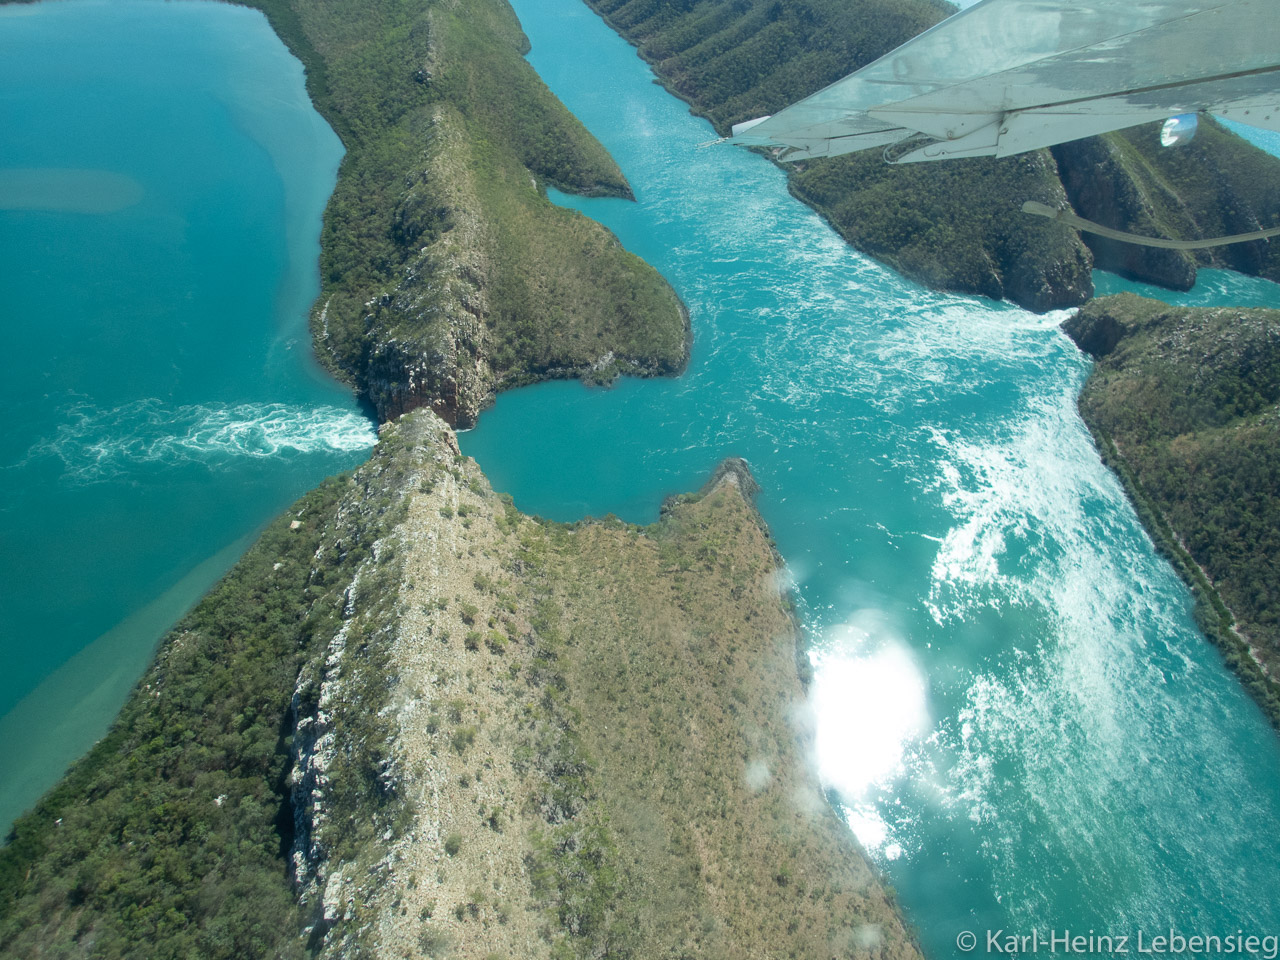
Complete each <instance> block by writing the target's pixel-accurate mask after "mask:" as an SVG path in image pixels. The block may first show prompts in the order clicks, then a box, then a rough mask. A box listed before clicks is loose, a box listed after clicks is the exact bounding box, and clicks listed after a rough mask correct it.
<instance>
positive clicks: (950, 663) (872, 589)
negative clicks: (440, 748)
mask: <svg viewBox="0 0 1280 960" xmlns="http://www.w3.org/2000/svg"><path fill="white" fill-rule="evenodd" d="M514 6H515V7H516V10H517V13H518V14H519V15H520V18H521V21H522V22H523V24H524V26H525V30H526V32H527V33H528V34H529V37H530V39H531V40H532V44H533V49H532V53H531V54H530V59H531V60H532V62H533V64H534V65H535V66H536V67H537V69H538V71H539V73H540V74H541V75H542V77H543V78H544V79H545V80H546V82H547V83H548V84H549V85H550V87H551V88H552V89H553V90H554V91H555V92H556V94H557V95H558V96H559V97H560V98H561V99H562V100H563V101H564V102H565V103H566V104H567V105H568V106H569V108H570V109H571V110H573V112H574V113H576V114H577V115H578V116H579V117H580V118H581V119H582V120H583V121H584V122H585V123H586V125H587V126H588V128H589V129H591V130H592V132H594V133H595V134H596V136H597V137H599V138H600V139H601V140H602V141H603V142H604V143H605V145H606V146H607V147H608V148H609V149H610V151H612V153H613V155H614V156H615V157H616V158H617V160H618V161H619V163H620V164H621V166H622V168H623V171H624V172H625V173H626V175H627V176H628V178H629V179H630V181H631V184H632V186H633V187H634V189H635V193H636V197H637V202H636V203H634V204H631V203H626V202H623V201H613V200H581V199H577V198H570V197H563V196H559V197H557V198H556V199H557V200H558V202H561V203H564V204H566V205H568V206H571V207H574V208H576V209H578V210H581V211H583V212H585V213H587V214H588V215H590V216H592V217H594V218H595V219H597V220H599V221H601V222H602V223H605V224H606V225H608V226H609V227H610V228H611V229H612V230H614V232H615V233H616V234H617V235H618V236H619V238H620V239H621V240H622V242H623V244H624V245H626V246H627V247H628V248H629V249H631V250H633V251H635V252H636V253H637V254H639V255H640V256H642V257H644V258H645V259H646V260H648V261H649V262H650V263H652V264H654V265H655V266H656V267H658V269H659V270H661V271H662V272H663V274H664V275H665V276H666V277H667V278H668V279H669V280H670V281H671V282H672V284H673V285H674V286H675V287H676V289H677V291H678V292H679V293H680V295H681V297H683V298H684V300H685V302H686V303H687V304H688V306H689V310H690V313H691V315H692V322H693V330H694V344H693V357H692V362H691V363H690V365H689V369H688V372H687V373H686V374H685V375H684V376H682V377H680V378H678V379H675V380H667V381H636V380H624V381H621V382H620V383H619V384H618V385H617V386H616V387H614V388H613V389H611V390H599V389H586V388H584V387H582V386H580V385H578V384H574V383H551V384H542V385H538V386H534V387H530V388H525V389H521V390H518V391H514V392H512V393H509V394H504V395H503V396H501V397H499V398H498V402H497V404H496V406H495V407H494V408H493V409H492V410H490V411H488V412H486V413H485V414H484V415H483V416H482V417H481V419H480V423H479V425H478V427H477V428H476V429H475V430H474V431H472V432H470V433H467V434H465V435H464V436H463V437H462V438H461V441H462V446H463V450H464V451H465V452H466V453H468V454H470V455H472V456H474V457H476V459H477V460H478V461H479V462H480V464H481V466H482V467H483V468H484V469H485V471H486V473H487V474H488V475H489V477H490V479H491V480H492V481H493V484H494V486H495V487H496V488H497V489H500V490H507V491H509V492H511V493H512V494H513V495H514V497H515V500H516V503H517V505H519V506H520V507H521V508H522V509H524V510H526V511H530V512H534V513H539V514H543V515H545V516H548V517H552V518H556V519H561V520H573V519H577V518H579V517H582V516H584V515H588V514H591V515H597V516H598V515H603V514H606V513H615V514H618V515H619V516H621V517H623V518H625V519H627V520H632V521H636V522H648V521H651V520H653V519H655V518H656V516H657V513H658V507H659V505H660V503H661V501H662V499H663V497H664V496H666V495H669V494H672V493H678V492H682V491H687V490H693V489H696V488H697V487H698V486H699V485H700V484H701V483H702V482H703V481H704V480H705V478H706V477H707V475H708V473H709V472H710V470H711V469H712V467H713V466H714V465H715V463H716V462H717V461H718V460H719V459H720V458H722V457H725V456H729V455H738V456H743V457H746V458H747V460H748V461H749V462H750V464H751V466H752V469H753V470H754V472H755V474H756V476H757V478H758V479H759V480H760V483H761V486H762V488H763V491H762V493H761V495H760V508H761V510H762V512H763V513H764V516H765V519H766V520H767V521H768V522H769V525H770V527H771V529H772V531H773V533H774V535H775V537H776V539H777V542H778V545H779V548H780V550H781V552H782V554H783V556H784V557H785V558H786V561H787V565H788V571H789V576H790V578H791V580H792V582H793V583H794V587H795V591H796V596H797V599H798V603H799V607H800V611H801V615H802V619H803V622H804V624H805V627H806V629H807V631H808V635H809V639H810V641H811V643H812V646H813V653H812V656H813V659H814V661H815V665H816V680H815V683H814V686H813V690H812V702H811V704H810V714H811V722H813V723H814V724H815V728H816V753H817V756H816V760H817V763H818V765H819V768H820V771H821V774H822V776H823V778H824V781H825V782H826V784H827V786H828V787H829V789H830V791H831V796H832V798H833V799H834V800H835V802H837V803H838V804H839V805H840V807H841V809H842V810H843V811H844V813H845V814H846V816H847V818H848V821H849V823H850V826H851V828H852V829H853V831H854V832H855V834H856V835H857V837H858V838H859V840H860V841H861V843H862V844H863V845H864V847H865V848H866V849H867V850H868V851H869V853H870V854H871V855H872V857H873V858H874V859H875V860H876V861H877V862H878V863H879V864H880V865H881V866H882V867H883V869H884V870H885V871H886V873H887V874H888V877H889V880H890V882H892V883H893V884H894V886H895V887H896V888H897V890H898V892H899V895H900V898H901V901H902V903H903V905H904V907H905V911H906V914H907V917H908V919H909V920H910V921H911V922H912V923H914V924H915V925H916V927H917V928H918V930H919V931H920V935H921V939H922V942H923V944H924V946H925V948H926V952H927V953H928V954H929V955H930V956H931V957H935V958H941V957H950V956H960V955H963V954H962V952H961V951H960V950H959V949H958V948H957V945H956V944H957V938H958V937H959V936H960V935H961V934H962V933H964V932H965V931H970V932H973V933H975V934H976V935H977V936H978V937H979V940H980V946H979V949H978V951H977V952H979V953H984V954H985V953H986V941H985V932H986V931H987V930H988V929H991V930H996V929H1001V928H1003V929H1004V930H1005V931H1006V933H1018V934H1025V935H1028V936H1029V935H1030V934H1031V933H1032V932H1033V930H1035V931H1038V932H1039V933H1040V935H1041V937H1042V938H1043V937H1045V936H1047V935H1049V934H1051V933H1053V932H1054V931H1056V932H1058V933H1061V932H1062V931H1064V930H1070V931H1071V932H1072V933H1073V934H1084V935H1086V936H1087V935H1088V933H1089V931H1090V930H1093V931H1095V932H1096V933H1097V934H1106V933H1109V934H1113V935H1115V936H1122V935H1127V936H1129V937H1130V938H1131V939H1130V940H1129V944H1130V952H1136V936H1137V934H1138V933H1139V932H1141V933H1142V934H1143V935H1144V937H1145V939H1146V942H1147V944H1148V946H1149V944H1150V940H1151V938H1152V937H1153V936H1156V935H1167V934H1168V932H1169V930H1170V929H1173V930H1174V931H1180V932H1181V933H1182V934H1184V935H1191V934H1195V933H1203V934H1217V935H1219V936H1224V937H1226V936H1234V935H1236V934H1237V931H1243V932H1244V934H1245V935H1248V934H1253V933H1256V934H1259V935H1266V934H1276V933H1280V901H1277V898H1276V896H1275V892H1276V891H1277V890H1280V861H1278V860H1277V857H1276V853H1277V837H1280V740H1278V739H1277V737H1276V735H1275V733H1274V731H1273V730H1271V729H1270V728H1269V727H1268V725H1267V724H1266V722H1265V721H1264V719H1263V717H1262V716H1261V714H1260V712H1259V711H1258V710H1257V708H1256V707H1255V705H1254V704H1253V703H1252V702H1251V701H1250V700H1249V699H1248V698H1247V697H1246V696H1245V695H1244V694H1243V693H1242V692H1241V690H1240V688H1239V685H1238V684H1237V683H1236V681H1235V680H1234V679H1233V677H1232V676H1231V675H1229V674H1228V673H1227V672H1226V671H1224V670H1223V668H1222V667H1221V665H1220V663H1219V659H1218V656H1217V654H1216V652H1215V651H1214V650H1213V649H1212V648H1211V647H1209V646H1208V644H1207V643H1206V642H1205V641H1204V639H1203V638H1202V637H1201V636H1200V635H1199V634H1198V633H1197V632H1196V630H1195V628H1194V626H1193V623H1192V620H1191V616H1190V607H1191V603H1190V598H1189V597H1188V595H1187V592H1186V590H1185V589H1184V588H1183V586H1182V585H1181V583H1180V582H1179V581H1178V579H1177V578H1176V577H1175V575H1174V574H1173V572H1172V571H1171V569H1170V568H1169V567H1168V566H1167V564H1165V563H1164V562H1163V561H1162V560H1161V559H1160V558H1159V557H1158V556H1157V555H1156V553H1155V551H1154V550H1153V548H1152V545H1151V542H1150V541H1149V539H1148V538H1147V536H1146V535H1145V534H1144V532H1143V531H1142V529H1141V527H1140V526H1139V524H1138V522H1137V519H1136V517H1135V516H1134V514H1133V511H1132V510H1131V509H1130V507H1129V505H1128V503H1127V502H1126V500H1125V498H1124V494H1123V492H1122V490H1121V488H1120V486H1119V484H1118V483H1117V481H1116V480H1115V478H1114V477H1113V476H1112V475H1111V474H1110V473H1109V472H1108V471H1107V470H1106V469H1105V468H1104V467H1103V466H1102V464H1101V463H1100V461H1099V459H1098V455H1097V453H1096V452H1095V450H1094V448H1093V445H1092V443H1091V441H1090V438H1089V435H1088V432H1087V430H1086V429H1085V427H1084V425H1083V424H1082V423H1081V421H1080V419H1079V417H1078V415H1077V413H1076V409H1075V398H1076V396H1077V394H1078V391H1079V389H1080V386H1081V384H1082V382H1083V381H1084V378H1085V377H1086V375H1087V374H1088V370H1089V363H1088V361H1087V360H1086V359H1085V358H1084V357H1083V356H1081V354H1080V353H1079V352H1078V351H1077V350H1076V349H1075V347H1074V346H1073V345H1072V344H1071V342H1070V341H1069V340H1068V339H1067V338H1066V337H1065V336H1064V335H1063V334H1062V333H1061V332H1060V331H1059V330H1058V328H1057V325H1058V323H1059V322H1060V321H1061V320H1062V319H1063V318H1064V316H1065V314H1058V315H1049V316H1035V315H1032V314H1029V313H1026V312H1024V311H1021V310H1019V309H1017V308H1015V307H1012V306H1010V305H1008V304H1001V303H992V302H990V301H985V300H979V299H972V298H964V297H956V296H947V295H942V294H937V293H933V292H930V291H928V290H925V289H923V288H921V287H919V286H917V285H915V284H913V283H910V282H908V281H904V280H903V279H902V278H901V277H898V276H897V275H895V274H894V273H892V272H891V271H889V270H887V269H885V268H884V267H882V266H879V265H877V264H876V263H874V262H872V261H870V260H868V259H867V258H865V257H862V256H860V255H858V254H857V253H856V252H854V251H852V250H850V249H849V248H848V247H846V246H845V245H844V244H843V243H841V241H840V240H839V239H838V238H837V237H836V236H835V235H834V234H832V233H831V231H830V230H829V229H828V228H827V227H826V226H825V225H824V223H823V222H822V221H821V219H820V218H818V217H817V216H816V215H814V214H813V213H812V212H811V211H809V210H807V209H806V208H805V207H803V206H801V205H800V204H799V203H797V202H796V201H794V200H793V199H792V198H791V197H790V196H789V195H788V194H787V192H786V186H785V182H784V180H783V177H782V175H781V174H780V172H779V171H777V170H776V169H774V168H773V167H772V166H771V165H769V164H768V163H767V162H765V161H764V160H762V159H760V158H758V157H756V156H753V155H751V154H748V153H745V152H742V151H738V150H735V149H733V148H729V147H724V146H719V147H707V148H704V149H700V148H699V144H700V143H704V142H705V141H708V140H711V139H713V138H714V133H713V131H712V130H711V128H710V127H709V125H707V124H706V123H705V122H703V121H701V120H698V119H696V118H694V117H692V116H690V115H689V113H688V111H687V109H686V107H685V105H684V104H682V103H680V102H678V101H677V100H675V99H673V98H672V97H670V96H669V95H668V94H667V93H666V92H665V91H663V90H662V89H661V88H660V87H658V86H655V85H654V83H653V78H652V74H651V73H650V71H649V70H648V68H647V67H646V66H645V65H644V64H643V63H642V62H641V61H639V60H638V59H637V57H636V56H635V52H634V51H633V50H632V49H631V48H630V47H629V46H628V45H627V44H626V43H624V42H623V41H622V40H620V39H619V38H618V37H617V36H616V35H614V34H613V33H612V32H611V31H610V30H609V29H608V28H607V27H606V26H605V25H604V24H603V23H602V22H601V21H600V20H599V19H598V18H596V17H595V15H594V14H592V13H591V12H590V11H589V10H588V9H587V8H586V7H585V6H583V5H582V4H581V3H579V2H577V0H515V2H514ZM1099 279H1100V280H1102V281H1104V282H1105V283H1106V284H1107V285H1108V286H1110V287H1111V288H1112V289H1132V288H1133V287H1132V285H1126V284H1124V283H1122V282H1120V281H1117V280H1115V279H1114V278H1108V277H1103V276H1100V277H1099ZM1278 294H1280V287H1277V286H1276V285H1274V284H1268V283H1265V282H1261V281H1252V280H1249V279H1247V278H1242V277H1238V276H1235V275H1233V274H1228V273H1222V272H1214V271H1206V272H1204V274H1203V275H1202V282H1201V283H1200V284H1199V285H1198V286H1197V289H1196V290H1195V291H1192V293H1191V294H1188V295H1185V296H1183V297H1182V298H1180V299H1181V300H1183V301H1184V302H1197V301H1200V302H1242V303H1243V302H1247V303H1250V304H1263V303H1265V304H1269V305H1273V306H1276V305H1280V295H1278ZM761 909H768V901H767V896H766V894H765V892H763V891H762V903H761ZM1044 949H1045V950H1046V951H1047V947H1045V948H1044Z"/></svg>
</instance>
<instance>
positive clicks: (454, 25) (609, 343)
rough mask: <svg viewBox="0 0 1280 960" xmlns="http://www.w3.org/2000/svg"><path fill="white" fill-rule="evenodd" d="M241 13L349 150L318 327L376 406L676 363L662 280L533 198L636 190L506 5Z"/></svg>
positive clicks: (683, 335) (498, 0) (473, 404)
mask: <svg viewBox="0 0 1280 960" xmlns="http://www.w3.org/2000/svg"><path fill="white" fill-rule="evenodd" d="M253 5H255V6H259V7H261V8H262V9H263V10H264V11H265V12H266V13H267V15H268V17H269V18H270V19H271V22H272V25H273V26H274V27H275V29H276V30H277V32H278V33H279V34H280V35H281V37H282V38H283V39H284V40H285V42H286V43H287V44H288V45H289V46H290V48H291V49H292V50H293V51H294V52H295V53H296V54H297V55H298V57H299V58H300V59H301V60H302V61H303V63H304V65H305V66H306V67H307V75H308V89H309V90H310V92H311V95H312V99H313V101H314V102H315V104H316V107H317V109H319V110H320V112H321V113H322V114H323V115H324V116H325V117H326V119H328V120H329V121H330V123H331V124H332V125H333V127H334V129H335V130H336V131H337V132H338V133H339V135H340V136H341V137H342V139H343V142H344V144H345V145H346V147H347V155H346V158H345V159H344V161H343V165H342V168H341V170H340V171H339V178H338V184H337V187H336V189H335V191H334V195H333V197H332V199H331V201H330V204H329V208H328V210H327V211H326V214H325V225H324V231H323V235H322V242H321V247H322V252H321V274H322V290H321V297H320V301H319V303H318V309H317V311H316V315H315V319H314V329H315V334H316V342H317V348H318V350H319V353H320V355H321V357H322V358H323V359H325V360H326V361H327V362H328V363H329V364H330V366H331V367H333V368H334V369H335V370H336V371H338V372H339V373H340V374H342V375H343V376H346V377H348V378H350V379H351V380H353V381H354V382H355V383H356V385H357V386H358V387H359V388H360V389H361V390H362V391H363V392H364V393H365V394H367V395H368V396H369V397H370V399H371V400H372V401H373V402H374V404H375V405H376V406H377V408H378V410H379V412H380V414H381V415H382V416H383V417H384V418H388V417H392V416H395V415H396V414H398V413H400V412H402V411H404V410H406V409H410V408H412V407H414V406H421V405H428V406H432V407H433V408H435V409H436V410H437V411H438V412H440V413H441V414H442V415H444V416H445V417H446V418H448V419H450V420H457V421H459V422H462V423H470V422H472V421H473V420H474V418H475V416H476V414H477V413H478V411H479V409H480V408H481V407H482V406H483V405H484V404H485V403H486V402H487V401H488V399H489V398H490V397H491V396H492V392H493V390H495V389H498V388H501V387H502V386H505V385H509V384H512V383H519V382H525V381H527V380H529V379H536V378H540V377H545V376H565V375H583V374H589V375H591V376H594V377H604V378H608V377H610V376H613V375H615V374H616V373H618V372H640V373H670V372H674V371H676V370H678V369H680V368H681V366H682V365H683V363H684V361H685V358H686V355H687V343H686V339H687V332H686V328H685V321H684V317H683V315H682V311H681V308H680V306H679V303H678V301H677V300H676V298H675V295H674V294H673V293H672V291H671V290H670V288H669V287H668V286H667V285H666V284H665V283H664V282H663V281H662V279H661V278H660V277H659V276H658V275H657V273H656V272H655V271H653V270H652V269H651V268H650V267H648V266H647V265H646V264H644V263H643V262H642V261H640V260H639V259H638V258H636V257H634V256H632V255H631V254H629V253H627V252H626V251H625V250H623V249H622V248H621V246H620V245H619V244H618V242H617V240H616V239H615V238H614V237H613V236H612V235H611V234H610V233H609V232H608V231H607V230H605V229H604V228H603V227H600V226H599V225H598V224H595V223H593V222H592V221H590V220H587V219H586V218H584V217H581V216H579V215H578V214H575V213H571V212H568V211H565V210H562V209H558V208H556V207H554V206H553V205H552V204H551V203H550V202H548V201H547V200H546V198H545V196H544V188H545V186H546V185H547V184H552V185H555V186H557V187H559V188H561V189H564V190H567V191H571V192H578V193H586V194H602V195H617V196H628V195H629V194H630V188H629V187H628V186H627V184H626V181H625V180H624V178H623V176H622V174H621V172H620V171H619V170H618V168H617V166H616V164H614V162H613V160H612V159H611V158H610V157H609V156H608V154H607V153H606V152H605V150H604V149H603V147H601V146H600V144H599V143H598V142H596V141H595V140H594V138H592V137H591V136H590V134H588V133H587V132H586V130H585V129H584V128H583V127H582V125H581V124H580V123H579V122H578V121H577V120H576V119H575V118H574V117H573V116H572V115H571V114H570V113H569V112H568V111H567V110H566V109H565V108H564V107H563V105H561V104H560V103H559V101H557V100H556V99H555V97H554V96H553V95H552V94H551V93H550V91H548V90H547V89H546V87H545V85H544V84H543V83H542V82H541V80H539V79H538V77H537V75H536V74H535V73H534V71H533V69H532V68H531V67H530V66H529V65H528V63H526V62H525V61H524V59H523V56H522V54H523V52H524V51H525V50H526V49H527V40H526V39H525V37H524V35H523V33H522V32H521V30H520V27H519V24H518V23H517V21H516V19H515V16H514V14H513V13H512V12H511V9H510V7H509V6H508V5H507V4H506V3H505V2H504V0H475V2H471V3H468V4H466V5H465V7H464V6H461V5H459V4H458V3H456V2H451V0H433V2H429V3H411V2H408V0H365V2H362V3H359V4H352V3H343V2H339V0H321V2H316V3H307V4H303V3H300V2H296V0H255V2H254V3H253ZM611 352H612V353H613V354H614V362H612V363H609V362H605V363H604V364H600V363H599V362H598V361H599V360H600V358H601V357H605V356H607V355H608V354H609V353H611ZM593 365H595V367H596V368H597V369H594V370H593V369H592V368H593Z"/></svg>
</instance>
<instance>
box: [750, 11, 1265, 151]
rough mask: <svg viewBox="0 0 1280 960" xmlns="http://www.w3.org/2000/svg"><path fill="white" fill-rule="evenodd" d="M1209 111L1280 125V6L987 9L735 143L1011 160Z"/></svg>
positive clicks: (762, 123)
mask: <svg viewBox="0 0 1280 960" xmlns="http://www.w3.org/2000/svg"><path fill="white" fill-rule="evenodd" d="M1202 110H1207V111H1210V112H1212V113H1216V114H1219V115H1221V116H1226V117H1230V118H1231V119H1233V120H1239V121H1241V122H1243V123H1248V124H1253V125H1255V126H1260V127H1265V128H1267V129H1271V130H1280V0H1199V2H1197V0H1059V2H1048V0H982V2H980V3H977V4H975V5H974V6H972V7H970V8H969V9H967V10H964V11H962V12H960V13H958V14H956V15H955V16H953V17H950V18H948V19H947V20H944V21H942V22H941V23H939V24H938V25H937V26H935V27H933V28H932V29H931V30H928V31H926V32H924V33H922V34H920V36H918V37H916V38H914V39H913V40H910V41H908V42H907V43H905V44H903V45H902V46H901V47H898V48H897V49H896V50H894V51H892V52H890V53H888V54H886V55H885V56H883V57H881V58H880V59H879V60H877V61H875V62H874V63H871V64H869V65H868V66H866V67H863V68H862V69H861V70H859V71H857V72H856V73H853V74H851V75H849V76H847V77H845V78H844V79H843V80H838V81H836V82H835V83H833V84H832V85H831V86H829V87H827V88H825V89H823V90H820V91H818V92H817V93H815V94H813V95H812V96H810V97H807V98H806V99H804V100H801V101H800V102H798V103H795V104H793V105H792V106H789V107H787V108H785V109H783V110H781V111H779V112H778V113H776V114H774V115H773V116H770V117H762V118H760V119H758V120H751V121H747V122H746V123H741V124H736V125H735V126H734V129H733V137H732V139H731V142H733V143H737V144H741V145H744V146H773V147H778V148H781V149H782V151H783V152H782V154H781V157H782V159H785V160H798V159H804V158H807V157H823V156H836V155H839V154H842V153H850V152H852V151H855V150H865V149H868V148H872V147H881V148H884V150H885V157H886V159H889V160H892V161H895V162H916V161H922V160H941V159H946V158H950V157H976V156H996V157H1006V156H1011V155H1013V154H1017V153H1023V152H1025V151H1027V150H1034V149H1036V148H1038V147H1045V146H1050V145H1052V144H1055V143H1062V142H1064V141H1067V140H1076V139H1079V138H1080V137H1087V136H1092V135H1093V134H1098V133H1105V132H1106V131H1108V130H1118V129H1120V128H1122V127H1129V126H1133V125H1134V124H1138V123H1145V122H1147V121H1149V120H1160V119H1164V118H1166V117H1170V116H1174V115H1176V114H1183V113H1195V112H1198V111H1202Z"/></svg>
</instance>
